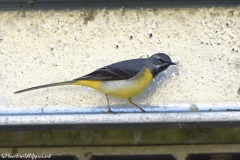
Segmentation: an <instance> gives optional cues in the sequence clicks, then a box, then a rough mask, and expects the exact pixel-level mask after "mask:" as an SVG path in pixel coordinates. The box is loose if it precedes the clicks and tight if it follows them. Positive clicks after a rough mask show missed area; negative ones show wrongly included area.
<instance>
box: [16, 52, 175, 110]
mask: <svg viewBox="0 0 240 160" xmlns="http://www.w3.org/2000/svg"><path fill="white" fill-rule="evenodd" d="M170 65H176V63H174V62H172V61H171V58H170V57H169V56H168V55H167V54H165V53H156V54H153V55H152V56H150V57H148V58H138V59H130V60H125V61H120V62H117V63H113V64H111V65H108V66H105V67H102V68H99V69H97V70H95V71H93V72H91V73H89V74H87V75H84V76H82V77H79V78H76V79H73V80H70V81H64V82H58V83H51V84H46V85H40V86H36V87H31V88H27V89H23V90H19V91H16V92H14V93H15V94H18V93H22V92H27V91H31V90H35V89H40V88H46V87H54V86H62V85H81V86H87V87H91V88H93V89H95V90H98V91H100V92H102V93H104V94H105V96H106V100H107V105H108V112H109V113H115V112H113V111H112V110H111V107H110V103H109V96H112V97H117V98H126V99H128V101H129V103H131V104H132V105H134V106H135V107H137V108H138V109H140V110H141V111H142V112H146V111H145V110H144V109H142V108H141V107H139V106H138V105H137V104H136V103H134V102H133V101H132V98H133V97H135V96H137V95H138V94H140V93H141V92H143V91H144V90H145V89H146V88H147V86H148V85H149V84H150V83H151V82H152V81H153V79H154V78H155V77H156V76H157V75H158V74H159V73H160V72H162V71H164V70H166V69H167V68H168V67H169V66H170Z"/></svg>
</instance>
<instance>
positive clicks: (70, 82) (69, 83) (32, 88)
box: [14, 81, 74, 94]
mask: <svg viewBox="0 0 240 160" xmlns="http://www.w3.org/2000/svg"><path fill="white" fill-rule="evenodd" d="M73 83H74V81H66V82H59V83H52V84H46V85H42V86H36V87H31V88H27V89H23V90H20V91H16V92H14V93H15V94H18V93H22V92H27V91H31V90H35V89H40V88H47V87H54V86H63V85H71V84H73Z"/></svg>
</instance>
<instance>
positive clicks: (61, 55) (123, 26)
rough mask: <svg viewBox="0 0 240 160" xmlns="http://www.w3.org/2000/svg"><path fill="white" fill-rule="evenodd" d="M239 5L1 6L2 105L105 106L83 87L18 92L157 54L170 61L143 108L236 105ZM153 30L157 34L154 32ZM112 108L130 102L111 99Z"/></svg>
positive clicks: (144, 97)
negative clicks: (21, 8)
mask: <svg viewBox="0 0 240 160" xmlns="http://www.w3.org/2000/svg"><path fill="white" fill-rule="evenodd" d="M239 9H240V8H239V7H237V6H236V7H226V8H223V7H211V8H206V7H198V8H197V7H194V8H191V7H186V8H184V7H182V8H177V7H176V8H174V7H172V8H138V9H134V8H132V9H131V8H117V9H108V8H101V9H79V10H37V11H34V10H32V11H31V10H29V11H24V10H17V11H0V17H1V19H0V68H1V72H0V89H1V92H0V106H1V107H2V108H7V109H18V110H22V111H23V110H26V111H28V110H31V109H39V110H41V109H45V108H48V107H49V108H50V107H51V106H59V109H64V110H70V109H71V108H72V107H79V106H81V107H86V106H88V107H98V106H106V101H105V97H104V95H102V94H99V92H97V91H94V90H92V89H90V88H86V87H81V86H65V87H55V88H50V89H41V90H36V91H32V92H27V93H22V94H19V95H14V94H13V92H14V91H16V90H20V89H24V88H27V87H32V86H36V85H41V84H47V83H53V82H60V81H66V80H72V79H74V78H78V77H80V76H82V75H85V74H87V73H89V72H91V71H93V70H95V69H97V68H99V67H102V66H105V65H108V64H111V63H114V62H117V61H121V60H126V59H132V58H139V57H147V56H149V55H152V54H154V53H157V52H165V53H167V54H168V55H170V56H171V58H172V60H173V61H174V62H177V63H178V65H177V66H171V67H170V68H169V69H168V70H167V71H166V72H165V73H163V74H161V75H160V76H158V77H157V78H156V79H155V81H154V82H152V84H151V85H150V86H149V88H147V90H146V91H145V92H143V93H142V94H141V95H140V96H138V97H136V98H134V100H135V102H136V103H138V104H140V105H149V106H153V105H154V106H155V105H159V106H161V105H164V104H173V103H174V104H182V103H187V104H188V103H190V104H192V103H195V104H202V103H207V104H217V103H238V102H239V100H240V95H239V92H238V89H239V87H240V80H239V78H240V77H239V73H240V52H239V47H240V42H239V37H240V19H239V15H240V11H239ZM151 34H152V36H151ZM110 103H111V104H112V105H120V106H122V105H126V106H129V104H128V103H127V101H126V100H121V99H120V100H119V99H115V98H110Z"/></svg>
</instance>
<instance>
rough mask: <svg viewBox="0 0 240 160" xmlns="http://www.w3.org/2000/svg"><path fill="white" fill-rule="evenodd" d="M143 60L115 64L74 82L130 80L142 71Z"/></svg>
mask: <svg viewBox="0 0 240 160" xmlns="http://www.w3.org/2000/svg"><path fill="white" fill-rule="evenodd" d="M143 60H144V59H133V60H128V61H122V62H118V63H114V64H112V65H109V66H106V67H103V68H100V69H98V70H96V71H93V72H92V73H89V74H87V75H85V76H82V77H79V78H77V79H74V80H100V81H112V80H124V79H130V78H133V77H134V76H135V75H137V73H138V72H139V71H140V69H141V68H142V64H143Z"/></svg>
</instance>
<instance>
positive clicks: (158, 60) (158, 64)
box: [150, 53, 176, 77]
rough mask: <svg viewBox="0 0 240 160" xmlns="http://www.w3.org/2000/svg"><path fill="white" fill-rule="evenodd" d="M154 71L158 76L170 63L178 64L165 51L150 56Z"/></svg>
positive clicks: (154, 74)
mask: <svg viewBox="0 0 240 160" xmlns="http://www.w3.org/2000/svg"><path fill="white" fill-rule="evenodd" d="M150 61H151V66H152V73H153V76H154V77H156V76H157V75H158V74H159V73H160V72H162V71H164V70H165V69H167V68H168V67H169V66H170V65H176V64H175V63H173V62H172V61H171V58H170V57H169V56H168V55H166V54H165V53H157V54H154V55H152V56H151V57H150Z"/></svg>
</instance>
